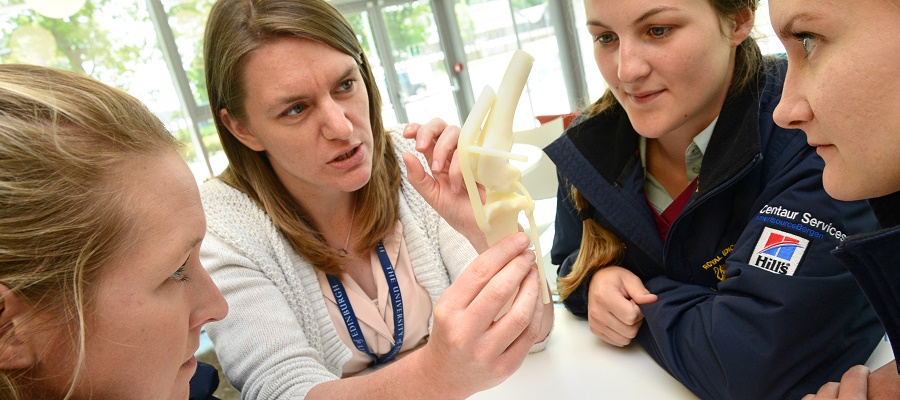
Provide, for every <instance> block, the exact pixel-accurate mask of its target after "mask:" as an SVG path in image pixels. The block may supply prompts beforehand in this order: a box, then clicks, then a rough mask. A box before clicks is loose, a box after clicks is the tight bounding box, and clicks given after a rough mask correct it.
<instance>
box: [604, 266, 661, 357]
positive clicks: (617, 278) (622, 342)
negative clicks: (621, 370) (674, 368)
mask: <svg viewBox="0 0 900 400" xmlns="http://www.w3.org/2000/svg"><path fill="white" fill-rule="evenodd" d="M655 301H656V295H655V294H652V293H650V292H649V291H647V288H646V287H644V283H643V282H641V279H640V278H638V277H637V275H635V274H634V273H633V272H631V271H629V270H627V269H625V268H622V267H617V266H609V267H604V268H601V269H599V270H597V272H595V273H594V275H593V276H592V277H591V282H590V286H589V287H588V322H589V325H590V327H591V332H593V333H594V335H597V336H598V337H600V338H601V339H603V341H605V342H607V343H609V344H611V345H614V346H619V347H622V346H626V345H628V344H630V343H631V340H632V339H634V337H635V336H637V332H638V329H640V327H641V323H643V321H644V313H642V312H641V309H640V307H638V305H639V304H649V303H653V302H655Z"/></svg>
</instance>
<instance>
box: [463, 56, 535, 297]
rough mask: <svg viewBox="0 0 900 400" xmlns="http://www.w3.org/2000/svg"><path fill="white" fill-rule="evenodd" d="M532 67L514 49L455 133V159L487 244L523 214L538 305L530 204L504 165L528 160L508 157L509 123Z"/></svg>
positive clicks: (513, 228)
mask: <svg viewBox="0 0 900 400" xmlns="http://www.w3.org/2000/svg"><path fill="white" fill-rule="evenodd" d="M532 64H534V57H532V56H531V55H529V54H528V53H526V52H524V51H521V50H516V52H515V53H514V54H513V56H512V60H510V62H509V66H508V67H507V68H506V73H505V74H504V75H503V80H501V81H500V88H499V89H497V93H496V94H494V91H493V89H491V87H490V86H485V87H484V90H482V91H481V95H480V96H478V101H476V102H475V106H474V107H473V109H472V112H471V113H469V116H468V118H466V122H465V123H464V124H463V126H462V129H461V131H460V134H459V143H458V146H457V155H458V157H459V164H460V169H461V170H462V174H463V180H464V181H465V183H466V190H467V191H468V192H469V200H470V201H471V202H472V211H474V212H475V221H476V222H477V223H478V227H479V228H481V230H482V231H483V232H484V234H485V236H486V237H487V243H488V245H489V246H493V245H494V243H497V242H499V241H500V240H501V239H503V238H505V237H507V236H509V235H512V234H514V233H516V232H518V231H519V224H518V216H519V212H520V211H525V215H526V216H527V217H528V223H529V224H530V231H531V243H533V244H534V250H535V253H536V254H537V256H536V257H535V258H536V259H537V265H538V276H539V277H540V281H541V293H542V297H543V301H544V304H547V303H549V302H550V294H549V291H548V290H547V278H546V276H545V274H544V265H543V264H544V262H543V257H541V246H540V242H539V240H538V232H537V226H536V224H535V222H534V200H533V199H532V197H531V195H529V194H528V191H527V190H525V187H524V186H523V185H522V172H521V171H519V169H518V168H516V167H514V166H512V165H511V164H510V163H509V160H517V161H527V160H528V159H527V157H525V156H521V155H518V154H513V153H511V150H512V144H513V131H512V122H513V115H515V112H516V105H517V104H518V103H519V97H521V96H522V89H524V88H525V81H526V79H527V78H528V74H529V73H530V72H531V66H532ZM485 117H486V118H487V120H486V121H485ZM482 122H484V127H483V128H482ZM476 182H477V183H480V184H482V185H483V186H484V187H485V191H486V193H487V198H486V201H485V203H484V205H482V204H481V196H479V194H478V187H477V186H476ZM518 192H521V194H519V193H518Z"/></svg>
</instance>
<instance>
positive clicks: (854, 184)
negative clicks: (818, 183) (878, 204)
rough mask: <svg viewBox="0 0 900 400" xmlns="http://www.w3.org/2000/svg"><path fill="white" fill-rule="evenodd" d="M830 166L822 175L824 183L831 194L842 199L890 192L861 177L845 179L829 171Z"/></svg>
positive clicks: (827, 191)
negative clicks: (870, 183)
mask: <svg viewBox="0 0 900 400" xmlns="http://www.w3.org/2000/svg"><path fill="white" fill-rule="evenodd" d="M828 172H829V171H828V167H825V172H824V173H823V175H822V185H823V186H824V187H825V192H826V193H828V195H829V196H831V197H833V198H835V199H837V200H841V201H855V200H865V199H871V198H875V197H881V196H884V195H887V194H890V193H891V191H890V190H888V188H879V187H878V185H868V184H867V183H866V182H864V181H862V180H860V179H844V178H841V177H840V176H833V175H834V174H829V173H828Z"/></svg>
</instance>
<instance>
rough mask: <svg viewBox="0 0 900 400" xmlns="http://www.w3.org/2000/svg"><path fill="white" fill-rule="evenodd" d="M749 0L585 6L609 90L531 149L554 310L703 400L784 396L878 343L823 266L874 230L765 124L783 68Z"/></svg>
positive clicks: (873, 327)
mask: <svg viewBox="0 0 900 400" xmlns="http://www.w3.org/2000/svg"><path fill="white" fill-rule="evenodd" d="M756 3H757V2H756V1H753V0H635V1H628V2H622V1H613V0H588V1H585V8H586V12H587V17H588V23H587V25H588V31H589V32H590V34H591V35H592V36H593V38H594V42H595V44H594V46H595V47H594V56H595V59H596V62H597V66H598V67H599V69H600V72H601V73H602V75H603V76H604V78H605V80H606V81H607V83H608V84H609V90H608V91H607V93H606V94H605V95H604V96H603V97H602V98H601V99H600V100H599V101H598V102H597V103H596V104H594V106H593V107H592V108H591V109H590V111H589V112H587V113H586V115H585V116H584V118H582V119H581V121H578V122H576V123H575V124H573V126H572V127H570V128H569V129H568V131H567V132H566V134H565V135H564V136H563V137H562V138H560V139H559V140H557V141H556V142H554V143H553V144H551V145H550V146H548V148H547V149H546V150H545V151H546V152H547V153H548V154H549V155H550V157H551V158H552V159H553V160H554V161H555V162H556V164H557V167H558V170H559V172H560V174H561V177H562V178H561V185H560V188H561V192H560V195H559V201H560V203H559V208H558V211H557V222H556V235H557V236H556V238H555V241H554V246H553V249H552V256H553V261H554V263H557V264H561V266H560V270H559V276H560V285H559V287H560V293H561V295H562V296H565V304H566V306H567V307H568V308H569V309H570V310H571V311H572V312H573V313H575V314H577V315H581V316H586V317H587V318H588V320H589V322H590V326H591V330H592V331H593V332H594V333H595V334H596V335H597V336H599V337H600V338H602V339H603V340H604V341H606V342H608V343H610V344H613V345H616V346H625V345H628V344H629V343H630V342H631V341H632V340H637V342H638V343H640V344H641V345H642V346H643V347H644V348H645V349H646V350H647V351H648V353H650V355H651V356H652V357H653V358H654V359H656V360H657V362H658V363H659V364H660V365H661V366H662V367H663V368H665V369H666V370H667V371H668V372H669V373H671V374H672V375H673V376H674V377H675V378H677V379H678V380H679V381H681V382H682V383H683V384H684V385H685V386H687V387H688V388H689V389H690V390H691V391H693V392H694V393H696V394H697V395H698V396H700V397H701V398H705V399H737V398H744V399H768V398H799V397H800V396H802V395H803V394H806V393H809V392H811V391H815V389H817V388H818V387H819V386H820V385H822V384H823V383H825V382H826V381H829V380H835V379H837V378H839V377H840V376H841V374H842V373H843V372H844V371H845V370H846V369H847V368H848V367H850V366H851V365H854V364H858V363H862V362H865V361H866V359H867V358H868V356H869V354H870V353H871V351H872V350H873V349H874V347H875V345H876V344H877V342H878V340H879V339H880V338H881V336H882V335H883V331H882V328H881V327H880V325H879V324H878V321H877V320H876V318H875V316H874V314H873V311H872V309H871V306H869V304H868V303H867V302H866V299H865V298H864V296H863V295H862V293H861V292H860V289H859V287H858V286H857V285H856V283H855V282H854V281H853V278H852V277H851V276H850V274H849V273H848V272H847V270H846V269H845V268H844V267H842V266H841V264H840V263H839V262H838V261H837V260H836V259H834V258H833V257H832V256H831V255H830V254H829V253H830V251H831V249H833V248H835V247H836V246H837V245H838V243H839V242H840V240H841V239H843V238H844V237H846V236H847V235H850V234H854V233H860V232H865V231H869V230H872V229H874V228H875V227H876V226H877V225H876V221H875V219H874V217H873V214H872V211H871V210H870V209H869V208H868V206H867V205H866V203H864V202H850V203H843V202H838V201H835V200H832V199H831V198H830V197H829V196H828V195H827V194H826V193H825V191H824V190H823V188H822V172H821V169H822V166H823V163H822V159H821V158H819V157H818V156H817V155H816V153H815V150H814V149H812V148H810V147H808V146H807V145H806V136H805V135H804V134H803V132H801V131H799V130H794V129H781V128H779V127H777V126H776V125H775V123H774V122H773V121H772V111H773V109H774V108H775V106H776V105H777V103H778V101H779V94H780V92H781V82H783V80H784V74H785V69H786V64H785V62H784V61H783V60H774V59H764V58H763V57H762V56H761V55H760V51H759V49H758V47H757V45H756V44H755V42H754V41H753V39H752V38H750V37H749V35H750V31H751V29H752V27H753V21H754V14H755V9H756ZM570 189H571V193H570V192H569V190H570Z"/></svg>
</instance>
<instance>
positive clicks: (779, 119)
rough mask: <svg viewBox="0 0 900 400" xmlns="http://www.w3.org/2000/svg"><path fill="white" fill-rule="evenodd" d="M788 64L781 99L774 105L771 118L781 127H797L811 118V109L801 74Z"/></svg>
mask: <svg viewBox="0 0 900 400" xmlns="http://www.w3.org/2000/svg"><path fill="white" fill-rule="evenodd" d="M795 68H796V67H791V66H788V72H787V75H786V76H785V79H784V87H783V88H782V92H781V101H779V102H778V105H777V106H776V107H775V111H774V112H773V113H772V118H773V119H774V120H775V123H776V124H778V125H779V126H781V127H782V128H789V129H799V128H801V127H802V126H803V124H805V123H806V122H809V121H810V120H812V118H813V110H812V107H811V106H810V105H809V102H808V101H807V100H806V96H805V94H804V91H803V87H804V86H803V82H802V75H800V74H799V73H798V71H797V70H796V69H795Z"/></svg>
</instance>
